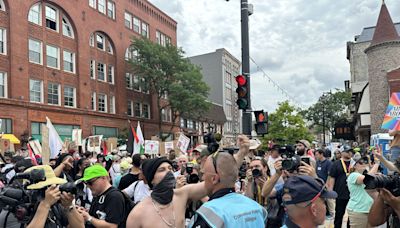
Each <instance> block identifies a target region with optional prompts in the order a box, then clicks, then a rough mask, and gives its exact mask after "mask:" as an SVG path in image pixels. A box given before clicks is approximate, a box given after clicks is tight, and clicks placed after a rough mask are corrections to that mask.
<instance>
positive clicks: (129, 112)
mask: <svg viewBox="0 0 400 228" xmlns="http://www.w3.org/2000/svg"><path fill="white" fill-rule="evenodd" d="M127 114H128V116H133V112H132V101H128V110H127Z"/></svg>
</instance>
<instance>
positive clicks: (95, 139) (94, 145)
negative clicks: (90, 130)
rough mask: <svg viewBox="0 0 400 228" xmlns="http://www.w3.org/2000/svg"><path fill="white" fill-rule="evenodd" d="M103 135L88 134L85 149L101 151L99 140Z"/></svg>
mask: <svg viewBox="0 0 400 228" xmlns="http://www.w3.org/2000/svg"><path fill="white" fill-rule="evenodd" d="M102 139H103V135H94V136H89V138H88V145H87V150H88V151H91V152H96V153H97V154H99V153H101V140H102Z"/></svg>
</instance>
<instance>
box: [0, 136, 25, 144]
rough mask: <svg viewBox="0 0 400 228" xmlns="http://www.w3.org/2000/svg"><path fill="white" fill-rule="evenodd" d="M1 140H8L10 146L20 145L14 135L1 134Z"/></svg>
mask: <svg viewBox="0 0 400 228" xmlns="http://www.w3.org/2000/svg"><path fill="white" fill-rule="evenodd" d="M1 138H2V139H8V140H10V143H12V144H20V143H21V142H20V141H19V139H18V138H17V137H15V135H13V134H3V135H2V136H1Z"/></svg>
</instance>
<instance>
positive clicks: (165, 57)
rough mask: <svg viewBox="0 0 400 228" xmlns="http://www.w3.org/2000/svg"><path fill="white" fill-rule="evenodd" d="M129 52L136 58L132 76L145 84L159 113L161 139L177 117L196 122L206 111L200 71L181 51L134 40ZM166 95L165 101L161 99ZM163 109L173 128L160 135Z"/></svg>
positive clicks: (206, 86) (132, 61) (172, 47)
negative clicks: (168, 110) (170, 112)
mask: <svg viewBox="0 0 400 228" xmlns="http://www.w3.org/2000/svg"><path fill="white" fill-rule="evenodd" d="M131 49H132V50H135V51H136V52H137V55H136V56H135V57H133V58H132V59H131V60H130V65H131V68H132V72H133V73H134V74H135V75H139V76H140V77H141V78H143V79H144V80H140V81H141V83H142V86H144V87H146V88H148V89H149V91H150V93H151V94H152V95H153V96H155V98H156V103H157V110H154V111H158V114H159V115H158V116H159V119H158V124H159V133H160V138H162V139H163V140H164V139H165V138H166V137H168V135H166V136H163V135H161V133H168V134H170V133H171V131H172V129H173V127H174V126H175V125H176V122H177V120H178V118H179V116H184V117H186V118H193V119H196V118H198V117H199V116H201V115H202V114H204V113H205V112H207V111H208V108H209V106H210V104H209V103H208V102H207V101H206V99H207V96H208V91H209V87H208V85H207V84H206V83H205V82H204V81H202V74H201V72H200V69H199V68H198V67H197V66H195V65H193V64H191V63H190V62H189V60H188V59H186V58H184V57H183V54H184V52H183V51H182V49H180V48H177V47H175V46H173V45H167V46H166V47H163V46H161V45H158V44H156V43H154V42H152V41H150V40H148V39H142V38H140V39H139V38H135V39H134V40H133V42H132V45H131ZM166 94H167V98H168V99H167V100H166V99H164V98H165V95H166ZM162 109H171V111H172V126H171V128H170V130H169V132H162V129H161V126H162V116H161V110H162Z"/></svg>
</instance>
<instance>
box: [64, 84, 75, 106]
mask: <svg viewBox="0 0 400 228" xmlns="http://www.w3.org/2000/svg"><path fill="white" fill-rule="evenodd" d="M75 91H76V90H75V88H74V87H70V86H65V87H64V106H66V107H73V108H75V107H76V105H75Z"/></svg>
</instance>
